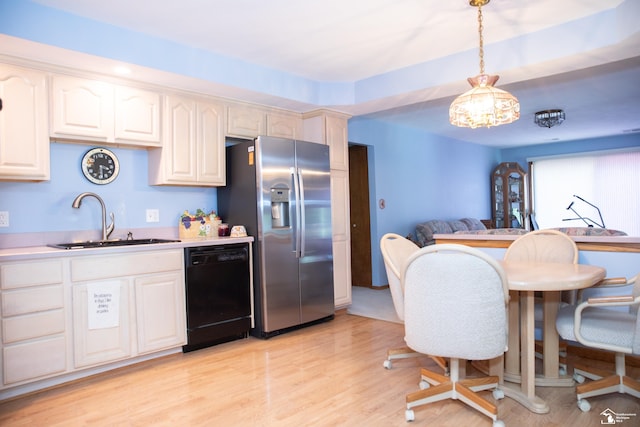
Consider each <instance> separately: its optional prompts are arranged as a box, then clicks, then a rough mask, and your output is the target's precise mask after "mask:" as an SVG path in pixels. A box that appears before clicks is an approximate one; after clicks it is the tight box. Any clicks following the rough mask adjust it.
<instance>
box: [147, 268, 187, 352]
mask: <svg viewBox="0 0 640 427" xmlns="http://www.w3.org/2000/svg"><path fill="white" fill-rule="evenodd" d="M134 286H135V296H136V320H137V325H138V328H137V332H138V353H141V354H142V353H149V352H152V351H156V350H162V349H165V348H170V347H175V346H177V345H183V344H185V343H186V339H187V337H186V331H187V325H186V323H185V322H186V320H185V302H184V298H185V295H184V274H183V273H182V271H180V272H175V273H166V274H154V275H150V276H144V277H138V278H136V279H135V280H134Z"/></svg>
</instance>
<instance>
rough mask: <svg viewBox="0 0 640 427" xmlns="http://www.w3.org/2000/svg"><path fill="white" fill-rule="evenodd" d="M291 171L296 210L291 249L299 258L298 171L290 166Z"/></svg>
mask: <svg viewBox="0 0 640 427" xmlns="http://www.w3.org/2000/svg"><path fill="white" fill-rule="evenodd" d="M289 170H290V172H291V178H292V179H293V194H294V197H295V212H296V220H295V225H294V230H293V234H294V236H293V251H294V252H295V254H296V258H300V245H301V240H300V239H301V236H300V230H301V229H302V228H301V223H300V216H301V214H300V211H301V207H300V183H299V182H298V171H297V169H296V168H294V167H291V168H290V169H289Z"/></svg>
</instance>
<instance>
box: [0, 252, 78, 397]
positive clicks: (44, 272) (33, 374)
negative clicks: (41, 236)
mask: <svg viewBox="0 0 640 427" xmlns="http://www.w3.org/2000/svg"><path fill="white" fill-rule="evenodd" d="M63 280H64V277H63V262H62V260H59V259H58V260H42V261H26V262H12V263H3V264H0V301H1V311H0V315H1V318H2V341H1V342H0V345H1V346H2V387H5V386H11V385H14V384H18V383H21V382H26V381H34V380H38V379H41V378H45V377H49V376H53V375H57V374H60V373H64V372H65V371H66V369H67V350H66V342H67V341H66V340H67V334H66V333H67V329H66V323H65V311H64V306H65V303H64V286H63Z"/></svg>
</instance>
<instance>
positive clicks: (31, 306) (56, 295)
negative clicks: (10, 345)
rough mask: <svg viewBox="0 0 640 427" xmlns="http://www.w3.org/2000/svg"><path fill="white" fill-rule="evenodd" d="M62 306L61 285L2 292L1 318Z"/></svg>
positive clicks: (62, 291)
mask: <svg viewBox="0 0 640 427" xmlns="http://www.w3.org/2000/svg"><path fill="white" fill-rule="evenodd" d="M63 306H64V290H63V288H62V285H55V286H41V287H39V288H33V289H20V290H15V291H5V292H2V317H3V318H7V317H10V316H16V315H18V314H26V313H35V312H38V311H45V310H53V309H56V308H62V307H63Z"/></svg>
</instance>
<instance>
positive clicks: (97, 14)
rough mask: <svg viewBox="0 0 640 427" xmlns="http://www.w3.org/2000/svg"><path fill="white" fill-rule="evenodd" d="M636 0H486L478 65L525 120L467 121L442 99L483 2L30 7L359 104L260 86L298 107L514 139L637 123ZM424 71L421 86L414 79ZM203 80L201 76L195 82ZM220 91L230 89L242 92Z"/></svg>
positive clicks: (255, 0)
mask: <svg viewBox="0 0 640 427" xmlns="http://www.w3.org/2000/svg"><path fill="white" fill-rule="evenodd" d="M636 1H637V0H626V1H625V0H562V1H561V2H558V1H557V0H537V1H535V2H530V1H523V0H520V1H513V0H511V1H509V0H492V1H491V3H489V4H488V5H487V6H485V7H484V8H483V14H484V42H485V63H486V71H487V73H489V74H500V76H501V78H500V81H499V82H498V83H497V86H498V87H500V88H502V89H505V90H508V91H510V92H511V93H513V94H514V95H516V96H517V97H518V99H519V101H520V104H521V118H520V120H518V121H517V122H515V123H513V124H510V125H505V126H500V127H496V128H491V129H484V128H483V129H474V130H471V129H461V128H457V127H454V126H451V125H450V124H449V123H448V107H449V104H450V103H451V101H452V100H453V98H454V97H455V96H456V95H457V94H460V93H462V92H464V91H466V90H467V89H468V84H467V83H466V81H465V78H466V77H470V76H474V75H476V74H478V70H479V69H478V32H477V11H476V9H475V8H472V7H470V6H469V5H468V1H466V0H438V1H436V0H346V1H344V0H317V1H311V0H308V1H299V0H269V1H260V0H233V1H230V0H180V1H175V0H154V1H153V2H142V1H130V0H109V1H104V0H34V3H39V4H41V5H44V6H48V7H52V8H55V9H61V10H64V11H67V12H69V13H72V14H76V15H80V16H83V17H86V18H89V19H93V20H97V21H102V22H105V23H109V24H111V25H114V26H117V27H123V28H126V29H129V30H135V31H137V32H140V33H144V34H148V35H151V36H154V37H157V38H162V39H166V40H169V41H172V42H176V43H178V44H180V45H184V46H186V47H191V48H196V49H201V50H203V51H208V52H212V53H215V54H217V55H222V56H224V57H229V58H234V59H240V60H243V61H245V62H246V63H248V64H249V65H248V66H249V67H251V66H253V65H255V66H256V67H266V68H268V69H273V70H279V71H282V72H284V73H286V75H290V76H291V77H295V78H298V77H302V78H305V79H309V80H313V81H317V82H327V83H344V84H347V87H353V88H354V98H353V102H351V103H346V104H342V105H309V104H308V103H304V102H299V101H297V100H293V99H287V97H286V96H285V97H282V96H272V94H260V95H259V96H257V98H260V99H259V100H260V101H261V102H263V103H270V104H272V105H275V106H283V107H287V108H292V109H296V110H298V111H308V110H310V109H314V108H318V107H323V106H326V107H332V108H337V109H339V110H341V111H345V112H347V113H350V114H353V115H365V116H370V117H375V118H377V119H379V120H384V121H389V122H393V123H398V124H402V125H407V126H413V127H417V128H420V129H424V130H426V131H428V132H431V133H434V134H436V135H441V136H444V137H449V138H454V139H458V140H463V141H469V142H473V143H480V144H485V145H491V146H497V147H512V146H518V145H529V144H535V143H548V142H554V141H570V140H575V139H585V138H593V137H601V136H610V135H619V134H622V133H627V132H631V131H640V84H639V82H640V32H638V31H637V30H635V25H636V24H635V22H637V19H638V18H640V16H635V17H633V16H628V15H629V11H631V12H632V14H634V13H636V12H638V15H640V8H639V7H637V6H636V4H635V2H636ZM151 5H152V7H150V6H151ZM623 6H624V9H623V10H621V9H620V8H621V7H623ZM594 22H595V23H597V24H598V25H596V26H594V25H593V23H594ZM630 22H633V24H630ZM631 25H633V26H634V27H633V28H634V30H632V31H628V30H627V29H628V28H631ZM559 35H560V36H559ZM454 64H458V65H456V66H453V65H454ZM442 70H444V71H442ZM420 73H422V74H423V75H424V77H423V82H422V83H420V84H421V86H420V87H409V86H408V83H409V81H415V74H420ZM407 76H410V77H407ZM418 81H419V80H418ZM210 83H211V82H201V84H202V90H203V91H206V90H207V87H210ZM190 84H191V85H194V84H195V85H196V86H197V85H198V84H199V83H197V82H196V83H194V82H190ZM349 85H351V86H349ZM378 88H379V90H378ZM227 89H228V91H227V92H226V93H225V94H226V95H233V90H237V91H238V93H240V92H242V89H243V88H235V89H231V88H227ZM243 95H245V96H244V97H243V99H246V93H245V94H243ZM549 108H562V109H564V110H565V112H566V116H567V119H566V121H565V123H563V124H562V125H561V126H556V127H554V128H551V129H546V128H539V127H537V126H536V125H534V124H533V113H534V112H535V111H538V110H543V109H549Z"/></svg>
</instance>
